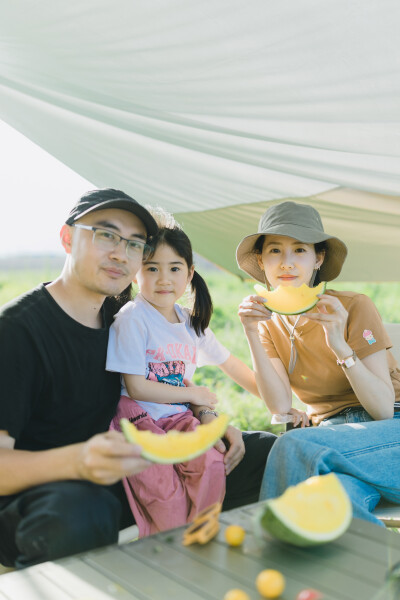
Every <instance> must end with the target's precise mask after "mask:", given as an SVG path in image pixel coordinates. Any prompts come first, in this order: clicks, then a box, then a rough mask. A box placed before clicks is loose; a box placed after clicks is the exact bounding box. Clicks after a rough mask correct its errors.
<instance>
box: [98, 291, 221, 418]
mask: <svg viewBox="0 0 400 600" xmlns="http://www.w3.org/2000/svg"><path fill="white" fill-rule="evenodd" d="M175 311H176V314H177V316H178V318H179V321H180V322H179V323H170V322H169V321H167V319H166V318H165V317H164V316H163V315H162V314H161V313H160V312H159V311H158V310H157V309H155V308H154V306H152V305H151V304H150V303H149V302H147V300H145V299H144V298H143V296H142V295H141V294H138V295H137V296H136V298H135V300H134V301H132V302H128V303H127V304H125V306H123V307H122V308H121V310H120V311H119V313H118V314H117V315H116V316H115V320H114V323H113V324H112V326H111V328H110V336H109V341H108V351H107V364H106V369H107V371H117V372H119V373H126V374H129V375H144V376H145V377H146V379H150V380H153V381H159V382H161V383H165V384H169V385H176V386H183V385H184V383H183V379H189V380H190V379H192V377H193V374H194V372H195V370H196V367H197V366H199V367H202V366H204V365H220V364H222V363H223V362H225V361H226V360H227V359H228V358H229V355H230V352H229V350H228V349H227V348H225V346H223V345H222V344H221V343H220V342H219V341H218V340H217V338H216V337H215V335H214V333H213V332H212V331H211V329H209V328H207V329H206V331H205V333H204V335H200V336H197V335H196V332H195V331H194V329H193V328H192V327H191V326H190V313H189V311H188V309H186V308H182V307H181V306H179V304H175ZM121 393H122V395H126V396H128V395H129V394H128V392H127V390H126V388H125V386H124V382H123V378H122V392H121ZM134 400H136V402H137V403H138V404H140V406H142V407H143V409H144V410H145V411H146V412H147V413H148V414H149V415H150V416H151V418H152V419H154V420H157V419H161V418H162V417H167V416H170V415H173V414H176V413H180V412H184V411H186V410H187V406H186V405H185V404H160V403H158V402H144V401H141V400H138V399H137V398H134Z"/></svg>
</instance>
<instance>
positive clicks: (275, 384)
mask: <svg viewBox="0 0 400 600" xmlns="http://www.w3.org/2000/svg"><path fill="white" fill-rule="evenodd" d="M238 314H239V317H240V320H241V322H242V325H243V328H244V332H245V334H246V337H247V341H248V344H249V348H250V353H251V359H252V363H253V369H254V374H255V381H256V384H257V388H258V391H259V394H257V395H260V396H261V398H262V399H263V400H264V402H265V404H266V405H267V407H268V409H269V410H270V411H271V413H278V414H279V413H280V414H283V413H287V412H288V411H289V410H290V408H291V406H292V390H291V388H290V383H289V378H288V376H287V373H286V369H285V367H284V365H283V363H282V361H281V360H280V359H279V358H272V359H270V358H268V356H267V353H266V352H265V349H264V348H263V345H262V343H261V341H260V336H259V332H258V323H259V322H260V321H267V320H269V319H270V318H271V313H270V311H269V310H268V309H267V308H265V306H264V304H263V298H261V297H260V296H248V297H247V298H245V299H244V300H243V302H242V303H241V304H240V306H239V312H238ZM246 389H247V388H246Z"/></svg>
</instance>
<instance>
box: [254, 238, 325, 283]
mask: <svg viewBox="0 0 400 600" xmlns="http://www.w3.org/2000/svg"><path fill="white" fill-rule="evenodd" d="M264 240H265V235H260V237H259V238H258V239H257V241H256V243H255V244H254V248H253V252H254V253H255V254H262V249H263V246H264ZM314 250H315V254H321V252H322V253H324V255H325V259H326V256H327V253H328V244H327V243H326V241H324V242H317V243H316V244H314ZM320 283H321V276H320V273H319V271H317V272H316V274H315V278H314V283H313V285H312V287H316V286H317V285H319V284H320Z"/></svg>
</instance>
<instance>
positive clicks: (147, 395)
mask: <svg viewBox="0 0 400 600" xmlns="http://www.w3.org/2000/svg"><path fill="white" fill-rule="evenodd" d="M123 377H124V381H125V387H126V389H127V390H128V394H129V396H130V397H131V398H133V399H134V400H141V401H143V402H157V403H159V404H171V403H173V404H174V403H176V402H178V403H184V402H190V403H191V404H197V405H204V406H207V407H209V408H211V409H213V408H215V405H216V404H217V402H218V400H217V396H216V394H214V393H213V392H211V391H210V390H209V389H208V387H206V386H204V385H199V386H193V387H192V386H190V387H178V386H175V385H169V384H167V383H161V382H159V381H150V380H149V379H146V378H145V376H144V375H129V374H126V373H124V375H123Z"/></svg>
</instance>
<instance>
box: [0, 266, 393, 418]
mask: <svg viewBox="0 0 400 600" xmlns="http://www.w3.org/2000/svg"><path fill="white" fill-rule="evenodd" d="M201 274H202V276H203V277H204V278H205V279H206V281H207V283H208V285H209V288H210V291H211V295H212V297H213V301H214V314H213V317H212V320H211V328H212V329H213V331H214V333H215V334H216V335H217V337H218V339H219V340H220V341H221V342H222V343H223V344H224V345H225V346H226V347H227V348H229V350H230V351H231V352H232V354H234V355H235V356H237V357H239V358H240V359H241V360H243V361H244V362H245V363H247V364H248V365H249V366H251V363H250V357H249V351H248V346H247V342H246V339H245V336H244V333H243V329H242V326H241V324H240V321H239V318H238V316H237V309H238V305H239V303H240V301H241V300H242V299H243V297H244V296H247V295H249V294H252V293H253V284H252V283H251V282H243V281H241V280H240V279H239V278H237V277H235V276H234V275H230V274H229V273H225V272H223V271H203V272H201ZM56 275H58V272H52V271H51V270H49V269H44V270H43V271H39V270H37V271H15V272H14V273H11V272H5V271H3V272H1V271H0V306H1V305H3V304H5V303H6V302H8V301H9V300H11V299H12V298H14V297H15V296H18V295H19V294H21V293H23V292H24V291H27V290H29V289H31V288H32V287H34V286H35V285H37V284H38V283H40V282H41V281H50V280H51V279H52V278H54V277H55V276H56ZM330 287H331V288H334V289H337V290H352V291H356V292H360V293H363V294H367V295H368V296H369V297H370V298H371V299H372V301H373V302H374V303H375V304H376V306H377V308H378V310H379V312H380V314H381V316H382V318H383V320H384V321H385V322H400V302H399V299H400V283H379V284H374V283H332V284H330ZM194 381H195V383H197V384H202V385H207V386H209V387H210V388H212V389H213V390H215V391H216V393H217V394H218V398H219V406H218V408H219V410H220V411H221V412H226V413H228V414H229V415H231V422H232V424H233V425H236V426H237V427H239V428H240V429H242V430H249V429H262V430H265V429H271V426H270V415H269V413H268V412H267V410H266V408H265V406H264V404H263V402H262V401H261V400H260V399H259V398H255V397H254V396H252V395H250V394H249V393H247V392H245V391H243V390H242V389H241V388H240V387H239V386H238V385H236V384H235V383H234V382H232V381H231V380H230V379H228V378H227V377H226V376H225V375H224V374H223V373H222V372H221V371H220V369H218V368H217V367H202V368H200V369H198V370H197V371H196V374H195V376H194ZM297 406H299V407H300V406H301V405H300V404H299V403H298V404H297ZM272 429H275V430H276V429H278V430H279V426H278V427H275V428H272Z"/></svg>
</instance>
